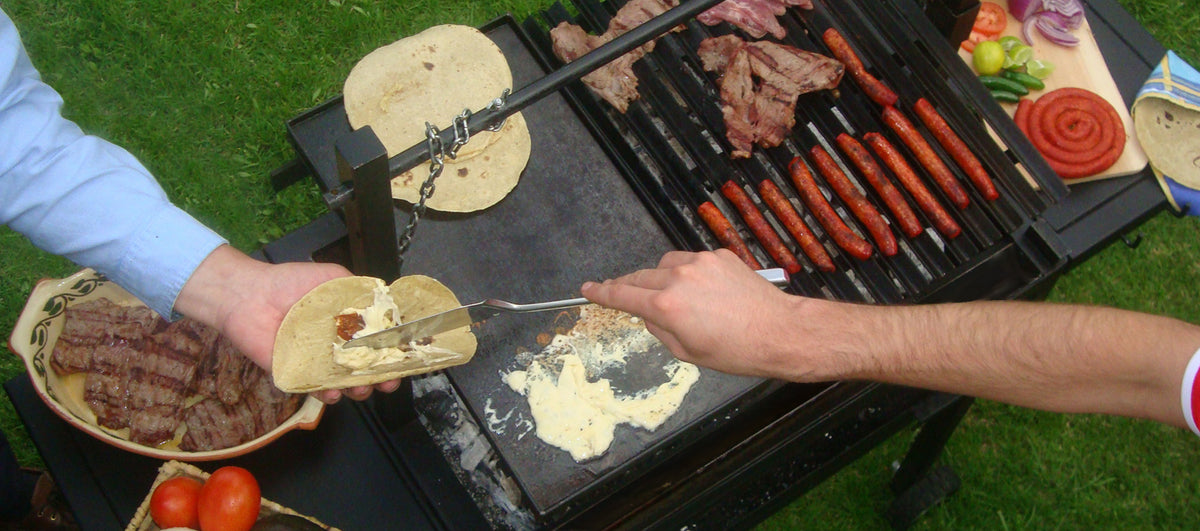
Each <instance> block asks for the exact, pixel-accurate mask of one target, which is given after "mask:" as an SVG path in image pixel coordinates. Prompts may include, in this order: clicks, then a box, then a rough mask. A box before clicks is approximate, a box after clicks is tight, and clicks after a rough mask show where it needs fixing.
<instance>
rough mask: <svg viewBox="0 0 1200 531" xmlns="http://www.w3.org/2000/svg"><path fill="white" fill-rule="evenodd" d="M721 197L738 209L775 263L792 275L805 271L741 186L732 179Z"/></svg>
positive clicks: (722, 191) (724, 185) (722, 190)
mask: <svg viewBox="0 0 1200 531" xmlns="http://www.w3.org/2000/svg"><path fill="white" fill-rule="evenodd" d="M721 195H723V196H725V198H726V199H728V200H729V202H731V203H733V206H734V207H736V208H737V210H738V213H740V214H741V215H742V220H743V221H745V222H746V225H747V226H749V227H750V232H753V233H754V237H755V238H758V243H761V244H762V246H763V247H765V248H766V249H767V253H768V254H770V255H771V258H774V259H775V263H777V264H779V266H780V267H782V268H783V269H784V270H785V271H787V272H788V273H791V274H796V273H799V272H800V270H801V269H803V267H801V266H800V262H799V261H798V260H796V255H793V254H792V251H790V250H789V249H788V248H787V245H786V244H784V243H783V240H782V239H780V238H779V235H778V234H776V233H775V229H774V228H772V227H771V224H770V223H768V222H767V218H765V217H763V215H762V212H759V211H758V208H755V206H754V201H752V200H751V199H750V196H748V195H746V191H745V190H742V187H741V186H738V185H737V183H735V182H733V180H732V179H730V180H728V181H725V184H723V185H721Z"/></svg>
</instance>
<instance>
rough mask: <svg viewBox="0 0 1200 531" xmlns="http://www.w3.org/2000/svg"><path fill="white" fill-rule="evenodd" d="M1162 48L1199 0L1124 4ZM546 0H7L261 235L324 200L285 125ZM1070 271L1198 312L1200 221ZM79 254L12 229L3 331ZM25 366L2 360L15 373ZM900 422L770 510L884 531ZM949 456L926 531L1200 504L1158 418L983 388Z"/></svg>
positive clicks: (97, 99)
mask: <svg viewBox="0 0 1200 531" xmlns="http://www.w3.org/2000/svg"><path fill="white" fill-rule="evenodd" d="M1121 1H1122V3H1123V5H1125V6H1126V8H1127V9H1129V10H1130V11H1131V12H1132V13H1133V14H1134V15H1135V16H1136V17H1137V18H1138V20H1139V21H1141V22H1142V23H1143V24H1144V25H1146V27H1147V28H1149V29H1150V30H1151V32H1152V33H1153V34H1154V35H1155V36H1156V37H1157V38H1158V39H1159V40H1160V41H1161V42H1163V43H1164V44H1165V45H1166V46H1168V47H1169V48H1172V49H1175V50H1176V51H1178V52H1179V53H1180V54H1181V55H1182V56H1184V57H1185V58H1186V59H1188V60H1189V61H1190V62H1192V64H1196V65H1200V61H1198V59H1200V34H1198V33H1197V32H1196V30H1195V28H1197V27H1200V20H1198V18H1200V5H1198V3H1197V0H1185V1H1179V0H1153V1H1145V0H1138V1H1134V0H1121ZM547 5H549V2H548V1H546V0H525V1H521V0H512V1H460V2H432V1H424V0H423V1H411V0H410V1H403V2H386V3H383V2H381V3H375V2H364V1H352V0H321V1H308V2H291V1H284V0H268V1H256V2H239V1H232V2H228V1H227V2H181V1H178V0H166V1H162V2H133V1H129V0H113V1H108V2H101V1H95V0H64V1H61V2H44V1H40V0H6V1H5V2H4V9H5V11H6V12H7V13H8V14H9V15H10V16H11V17H12V18H13V19H14V20H15V21H16V23H17V25H18V28H20V30H21V32H22V36H23V38H24V42H25V44H26V47H27V49H28V50H29V51H30V55H31V56H32V57H33V59H34V63H35V64H36V65H37V66H38V68H39V69H40V70H41V72H42V74H43V76H44V78H45V79H46V80H47V82H49V83H50V84H51V85H52V86H54V87H56V88H57V89H58V90H59V92H60V93H62V94H63V97H64V98H65V100H66V101H67V105H66V107H65V112H66V114H67V116H68V117H70V118H72V119H74V120H76V121H77V122H78V123H80V124H81V125H82V126H83V127H84V129H85V130H87V131H89V132H92V133H95V134H98V135H100V136H103V137H105V138H108V139H110V140H112V141H114V142H116V143H118V144H120V145H122V146H125V147H126V148H128V149H129V150H130V151H131V152H133V153H134V154H135V155H137V156H138V157H139V158H140V159H141V160H142V161H143V162H144V163H145V164H146V165H147V166H148V167H149V168H150V169H151V170H152V171H153V172H154V173H155V175H157V176H158V178H159V180H160V181H161V182H162V183H163V185H164V187H165V188H166V190H167V191H168V193H169V195H170V196H171V198H172V199H173V200H175V201H176V202H177V203H179V204H180V205H182V206H183V207H184V208H185V209H187V210H188V211H190V212H192V213H193V214H194V215H196V216H197V217H198V218H200V219H201V220H203V221H205V222H206V223H209V224H210V225H211V226H212V227H213V228H215V229H216V230H218V231H219V232H221V233H222V234H224V235H225V236H226V237H228V238H229V239H230V240H231V241H232V242H233V244H234V245H235V246H237V247H239V248H241V249H244V250H253V249H255V248H257V247H259V246H261V245H262V244H263V243H265V242H268V241H271V240H273V239H275V238H278V237H279V236H281V235H283V234H285V233H287V232H288V231H290V230H293V229H295V228H297V227H299V226H300V225H302V224H303V223H305V222H306V221H308V220H310V219H312V218H314V217H316V216H318V215H319V214H321V213H323V211H324V206H323V204H322V203H321V201H320V199H319V197H318V194H317V190H316V187H315V185H312V184H311V183H305V184H302V185H297V186H293V187H291V188H289V189H287V190H285V191H283V192H282V193H279V194H276V193H274V192H272V191H271V190H270V187H269V185H268V184H267V175H268V173H269V172H270V171H271V170H272V169H274V168H276V167H278V166H280V165H281V164H283V163H285V162H286V161H287V160H288V159H290V158H291V156H292V152H291V147H290V146H289V145H288V143H287V141H286V138H285V134H284V123H285V121H286V120H287V119H289V118H291V117H293V116H295V115H296V114H298V113H299V112H301V111H304V110H307V109H309V108H311V107H313V106H315V105H317V104H319V103H320V102H322V101H324V100H326V99H327V98H329V97H330V96H333V95H335V94H337V93H339V92H340V90H341V83H342V81H343V80H344V79H345V76H346V74H347V73H348V72H349V69H350V67H351V66H353V64H354V62H355V61H356V60H357V59H358V58H360V57H361V56H363V55H364V54H366V53H367V52H369V51H370V50H372V49H374V48H375V47H377V46H380V45H382V44H385V43H388V42H391V41H392V40H394V39H396V38H398V37H401V36H404V35H408V34H411V33H414V32H416V31H419V30H420V29H423V28H425V27H428V26H430V25H433V24H439V23H449V22H454V23H462V24H471V25H479V24H482V23H484V22H486V21H487V20H490V19H492V18H494V17H495V16H497V15H500V14H502V13H505V12H512V13H514V14H516V15H517V16H518V18H519V19H521V18H524V16H526V15H529V14H532V13H535V12H536V11H538V10H540V9H543V8H544V7H545V6H547ZM1138 232H1140V233H1142V234H1143V235H1144V242H1143V244H1142V245H1141V246H1139V247H1137V248H1136V249H1130V248H1127V247H1126V246H1124V245H1121V244H1117V245H1114V246H1110V247H1109V248H1107V249H1105V250H1103V251H1101V252H1100V253H1098V254H1097V255H1096V256H1095V257H1093V258H1092V259H1091V260H1089V261H1088V262H1086V263H1084V264H1083V265H1082V266H1080V267H1078V268H1077V269H1075V270H1073V271H1071V272H1070V273H1069V274H1067V275H1065V276H1064V277H1062V278H1061V279H1060V280H1059V282H1058V284H1057V286H1056V287H1055V289H1054V291H1053V292H1052V293H1051V296H1050V298H1051V299H1052V300H1054V301H1062V302H1078V303H1089V304H1105V305H1113V306H1118V307H1122V308H1128V309H1132V310H1140V311H1147V312H1154V313H1160V314H1165V315H1171V316H1175V317H1178V318H1181V319H1185V320H1188V321H1191V322H1197V323H1200V304H1197V297H1196V286H1197V285H1200V265H1198V264H1200V223H1198V222H1197V220H1196V219H1194V218H1187V219H1176V218H1174V217H1173V216H1170V215H1168V214H1163V215H1160V216H1158V217H1155V218H1154V219H1152V220H1150V221H1149V222H1147V223H1146V224H1144V225H1143V226H1141V227H1140V228H1139V229H1138ZM75 270H76V266H74V265H73V264H70V263H69V262H67V261H65V260H62V259H60V258H57V257H53V256H50V255H48V254H47V253H44V252H41V251H39V250H37V249H35V248H33V247H32V246H31V245H30V244H29V243H28V242H27V241H26V240H25V239H24V238H23V237H21V236H19V235H17V234H15V233H13V232H11V231H9V230H7V229H0V337H3V338H7V337H8V335H9V334H10V332H11V328H12V325H13V323H14V322H15V320H16V316H17V314H18V313H19V312H20V310H21V307H22V306H23V304H24V301H25V297H26V296H27V295H28V292H29V289H30V288H31V287H32V285H33V283H34V282H35V281H36V280H37V279H38V278H41V277H57V276H62V275H66V274H69V273H71V272H73V271H75ZM22 372H23V368H22V366H21V365H20V364H19V363H17V361H16V359H15V357H12V356H2V357H0V378H2V379H3V380H8V379H9V378H12V377H14V376H17V375H19V374H21V373H22ZM0 429H3V430H4V432H5V434H7V436H8V438H9V440H10V441H11V442H12V444H13V446H14V448H15V450H16V452H17V454H18V456H19V458H20V459H21V461H22V462H23V463H26V464H32V465H37V464H38V463H39V458H38V456H37V454H36V451H35V450H34V449H33V447H32V445H31V443H30V442H29V440H28V437H27V435H26V434H25V432H24V428H23V427H22V426H21V425H20V421H19V420H18V419H17V418H16V417H15V413H14V412H13V410H12V406H11V404H10V403H9V402H8V401H7V399H4V400H0ZM908 438H909V437H906V436H901V437H896V438H893V439H892V440H890V441H889V442H887V443H886V444H884V445H882V446H880V447H879V448H877V449H875V450H874V451H872V452H871V453H870V454H868V455H867V456H866V457H864V458H863V459H861V460H860V461H858V462H856V463H855V464H853V465H852V466H850V467H848V468H847V469H846V470H844V471H842V472H841V473H839V474H837V475H836V476H835V477H834V478H833V479H831V480H830V481H827V482H825V483H824V484H822V485H821V486H819V487H818V488H817V489H816V490H815V491H813V492H812V493H810V494H809V495H807V496H805V497H802V498H801V499H799V500H798V501H796V502H794V503H793V504H791V505H790V506H789V507H787V508H786V509H784V510H782V511H780V512H779V513H778V514H776V515H775V516H774V517H772V518H771V519H769V520H768V521H766V522H764V523H763V524H762V526H761V527H762V529H783V528H797V527H799V528H821V529H825V528H834V529H853V528H882V527H885V526H886V523H885V522H884V521H883V519H882V517H881V514H882V511H883V509H884V508H885V504H886V502H887V501H888V500H890V499H891V496H890V494H889V493H888V492H887V488H886V481H887V479H888V476H889V466H890V463H891V462H892V461H893V460H895V459H897V458H899V456H900V455H901V454H902V452H903V450H904V446H905V445H906V444H907V442H908ZM945 461H946V462H947V463H949V464H951V465H952V466H953V467H954V468H955V470H956V471H957V472H958V474H959V475H960V476H961V477H962V479H963V482H964V488H963V490H962V491H961V492H959V493H958V494H957V495H955V496H954V497H952V498H951V499H950V500H948V501H947V502H946V503H945V504H944V505H942V506H941V507H939V508H937V509H936V510H934V511H932V512H931V513H929V514H928V515H927V516H926V517H925V518H924V519H923V520H922V521H921V522H920V524H919V525H918V527H919V528H924V529H943V528H954V529H972V528H977V529H997V528H1015V529H1047V528H1066V529H1086V528H1156V529H1157V528H1190V527H1194V521H1195V515H1197V514H1200V499H1197V497H1196V496H1195V492H1196V484H1197V476H1196V473H1195V472H1194V469H1195V464H1196V463H1197V462H1200V444H1197V442H1196V441H1195V438H1194V436H1192V435H1190V434H1188V433H1185V432H1183V431H1182V430H1178V429H1174V428H1167V427H1164V426H1160V425H1156V424H1153V423H1149V422H1143V421H1134V420H1128V419H1118V418H1109V417H1100V416H1088V415H1075V416H1067V415H1057V414H1050V413H1042V412H1036V411H1030V410H1026V409H1021V408H1015V407H1010V406H1006V405H1002V404H997V403H994V402H978V403H977V405H976V407H974V408H973V409H972V410H971V412H970V413H969V414H968V416H967V418H966V420H965V421H964V423H963V425H962V427H961V428H960V429H959V430H958V431H957V432H956V434H955V435H954V437H953V438H952V439H951V441H950V445H949V447H948V449H947V453H946V457H945Z"/></svg>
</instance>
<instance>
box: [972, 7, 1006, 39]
mask: <svg viewBox="0 0 1200 531" xmlns="http://www.w3.org/2000/svg"><path fill="white" fill-rule="evenodd" d="M1006 27H1008V13H1005V12H1004V8H1003V7H1000V4H995V3H992V2H980V3H979V13H978V14H977V15H975V24H974V25H973V26H971V29H972V30H973V31H978V32H979V33H988V34H991V35H999V34H1000V33H1001V32H1003V31H1004V28H1006Z"/></svg>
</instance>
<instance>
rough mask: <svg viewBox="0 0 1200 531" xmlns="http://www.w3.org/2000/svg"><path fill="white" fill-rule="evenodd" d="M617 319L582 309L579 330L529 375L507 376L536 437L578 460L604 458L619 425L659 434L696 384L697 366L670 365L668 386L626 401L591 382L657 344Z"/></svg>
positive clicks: (630, 322) (637, 326) (558, 342)
mask: <svg viewBox="0 0 1200 531" xmlns="http://www.w3.org/2000/svg"><path fill="white" fill-rule="evenodd" d="M589 309H590V313H591V315H589ZM596 312H601V313H600V314H599V315H598V316H597V315H596ZM616 313H619V312H614V311H613V310H603V309H598V308H595V307H585V310H584V313H583V314H582V316H581V317H580V323H579V324H577V325H576V327H575V328H574V329H573V330H572V331H571V332H570V333H568V334H559V335H557V336H555V337H554V339H553V340H552V341H551V342H550V345H549V346H547V347H546V349H544V350H543V351H542V353H540V355H539V356H538V357H537V358H535V360H534V361H533V362H532V363H531V364H530V365H529V367H528V368H527V369H526V370H524V371H513V372H510V373H508V374H506V375H504V381H505V383H506V384H508V386H509V387H510V388H512V389H513V390H514V391H516V392H518V393H520V394H522V395H524V396H526V397H527V398H528V400H529V409H530V413H531V414H532V415H533V419H534V424H535V425H536V432H535V433H536V434H537V436H538V438H539V439H541V440H543V441H545V442H546V443H548V444H551V445H553V446H555V447H558V448H561V449H563V450H565V451H567V452H569V453H570V454H571V457H572V458H574V459H575V460H576V461H584V460H587V459H591V458H593V457H596V456H599V455H601V454H603V453H604V452H605V451H607V450H608V448H609V446H610V445H611V444H612V441H613V437H614V434H615V432H616V428H617V425H619V424H629V425H631V426H635V427H638V428H642V429H645V430H649V431H654V430H656V429H658V427H659V426H661V425H662V424H663V423H664V422H666V420H667V419H668V418H670V416H671V415H673V414H674V413H675V412H676V411H678V409H679V406H680V404H682V403H683V400H684V398H685V397H686V396H687V393H688V391H689V390H691V388H692V385H694V384H695V383H696V381H697V380H698V379H699V377H700V370H699V369H698V368H697V367H696V366H695V365H692V364H690V363H685V362H681V361H679V360H672V361H670V362H668V363H667V364H666V365H665V366H664V370H665V372H666V374H667V376H668V377H669V378H670V380H668V381H667V382H665V383H663V384H660V385H658V386H657V387H654V388H651V389H643V390H641V391H639V392H636V393H634V394H632V395H629V396H621V395H618V394H617V393H616V392H615V391H614V390H613V389H612V386H611V383H610V381H609V380H608V379H605V378H599V379H596V380H595V381H589V380H588V373H589V371H593V372H599V371H600V370H601V369H606V370H613V369H620V368H623V367H624V365H625V363H626V362H627V360H628V357H629V354H630V353H631V352H639V351H642V352H645V351H649V349H651V348H654V347H655V346H658V345H661V344H660V343H659V342H658V340H657V339H655V338H654V336H653V335H651V334H650V333H649V332H648V331H646V329H645V326H644V325H642V324H641V322H640V321H638V320H636V319H635V318H631V317H630V316H628V315H626V314H620V315H615V314H616ZM622 316H623V317H622ZM614 317H616V318H614ZM589 319H590V321H589ZM598 321H602V322H603V323H607V324H602V323H598Z"/></svg>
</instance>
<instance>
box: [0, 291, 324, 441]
mask: <svg viewBox="0 0 1200 531" xmlns="http://www.w3.org/2000/svg"><path fill="white" fill-rule="evenodd" d="M97 298H107V299H109V300H111V301H112V302H114V303H117V304H121V305H134V304H137V305H140V304H142V302H141V301H139V300H138V299H137V298H136V297H134V296H133V295H130V294H129V292H127V291H125V290H124V289H122V288H121V287H120V286H117V285H116V284H114V283H113V282H111V281H109V280H108V279H106V278H104V277H103V276H102V275H100V274H98V273H96V272H95V271H92V270H90V269H84V270H82V271H79V272H78V273H75V274H74V275H71V276H69V277H67V278H61V279H46V280H42V281H40V282H38V284H37V286H35V287H34V288H33V292H32V293H30V295H29V300H28V301H27V302H26V303H25V309H24V310H22V311H21V315H20V317H18V319H17V323H16V325H15V326H14V327H13V333H12V336H11V337H9V340H8V346H9V348H10V349H11V350H12V351H13V352H15V353H16V354H17V355H18V356H20V357H21V358H22V359H23V360H24V361H25V368H26V370H27V371H28V373H29V378H30V379H31V380H32V381H33V386H34V389H35V390H36V391H37V394H38V396H40V397H41V398H42V400H43V401H45V402H46V405H47V406H50V409H51V410H52V411H54V413H56V414H58V416H60V417H62V418H63V420H66V421H67V422H68V423H70V424H71V425H72V426H74V427H76V428H79V429H80V430H83V431H84V432H85V433H87V434H88V435H91V436H93V437H95V438H97V439H100V440H101V441H104V442H106V443H108V444H111V445H113V446H116V447H118V448H121V449H124V450H128V451H130V452H133V453H137V454H141V455H146V456H150V457H156V458H159V459H176V460H180V461H211V460H217V459H226V458H230V457H234V456H238V455H243V454H246V453H249V452H252V451H254V450H257V449H259V448H262V447H263V446H265V445H267V444H268V443H270V442H271V441H274V440H275V439H278V438H279V437H280V436H281V435H283V434H284V433H287V432H288V431H291V430H294V429H297V428H299V429H305V430H311V429H314V428H316V427H317V423H318V422H319V421H320V420H321V414H322V413H323V412H324V411H325V404H324V403H322V402H321V401H320V400H317V399H316V398H314V397H312V396H308V397H306V398H305V399H304V401H303V402H302V403H301V405H300V408H299V409H298V410H296V413H294V414H293V415H292V416H291V417H289V418H288V419H287V420H286V421H284V422H283V423H282V424H280V425H279V426H276V427H275V429H273V430H271V431H269V432H267V433H265V434H263V435H262V436H260V437H258V438H256V439H253V440H250V441H246V442H244V443H242V444H239V445H237V446H232V447H229V448H224V449H221V450H208V451H203V452H186V451H181V450H177V449H168V448H159V447H152V446H145V445H142V444H139V443H135V442H133V441H130V440H129V439H128V430H127V429H124V430H112V429H108V428H104V427H102V426H100V425H98V424H97V423H96V415H95V413H93V412H92V410H91V409H90V408H88V406H87V404H86V403H85V402H84V401H83V399H82V395H83V393H82V386H83V379H82V378H81V377H79V376H75V377H62V378H60V377H59V375H58V374H57V373H56V372H55V371H54V370H53V369H52V368H50V354H51V353H52V352H53V351H54V343H55V342H56V341H57V340H58V335H59V333H60V332H61V331H62V328H63V322H64V320H65V317H64V313H63V312H64V310H66V308H67V306H69V305H71V304H74V303H79V302H84V301H88V300H91V299H97Z"/></svg>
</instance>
